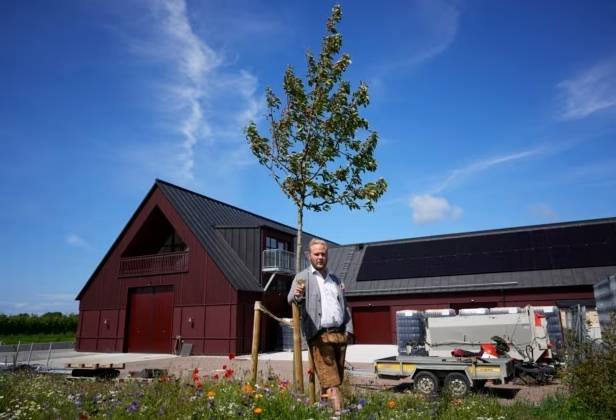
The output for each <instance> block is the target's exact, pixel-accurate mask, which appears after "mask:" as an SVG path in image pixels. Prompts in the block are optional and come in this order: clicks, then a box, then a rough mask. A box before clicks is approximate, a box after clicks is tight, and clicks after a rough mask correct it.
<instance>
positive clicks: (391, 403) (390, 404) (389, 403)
mask: <svg viewBox="0 0 616 420" xmlns="http://www.w3.org/2000/svg"><path fill="white" fill-rule="evenodd" d="M387 407H389V408H391V409H394V408H396V401H394V400H389V401H387Z"/></svg>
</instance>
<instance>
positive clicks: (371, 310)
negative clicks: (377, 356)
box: [353, 306, 394, 344]
mask: <svg viewBox="0 0 616 420" xmlns="http://www.w3.org/2000/svg"><path fill="white" fill-rule="evenodd" d="M353 328H354V330H355V342H356V343H357V344H392V343H393V342H394V339H393V336H392V334H391V317H390V315H389V306H379V307H372V306H370V307H363V308H353Z"/></svg>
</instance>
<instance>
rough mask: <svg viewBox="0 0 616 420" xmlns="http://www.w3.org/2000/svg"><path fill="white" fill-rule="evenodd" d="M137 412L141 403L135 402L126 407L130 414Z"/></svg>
mask: <svg viewBox="0 0 616 420" xmlns="http://www.w3.org/2000/svg"><path fill="white" fill-rule="evenodd" d="M137 410H139V403H138V402H137V401H133V402H132V403H130V405H129V406H128V407H126V411H128V412H129V413H135V412H137Z"/></svg>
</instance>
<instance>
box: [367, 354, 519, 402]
mask: <svg viewBox="0 0 616 420" xmlns="http://www.w3.org/2000/svg"><path fill="white" fill-rule="evenodd" d="M374 372H375V374H376V375H377V377H380V378H396V379H402V378H408V379H411V380H412V382H413V386H414V388H415V390H416V391H417V392H419V393H421V394H424V395H426V396H432V395H436V394H438V392H439V391H440V390H441V389H445V390H447V392H449V393H450V394H451V395H452V396H454V397H461V396H463V395H466V394H467V393H468V392H469V391H470V390H471V389H480V388H482V387H483V386H484V385H485V383H486V382H487V381H489V380H490V381H493V382H499V383H506V382H508V381H509V380H511V379H512V378H513V376H514V364H513V359H511V358H508V357H503V358H497V359H482V358H458V357H437V356H405V355H400V356H391V357H385V358H382V359H377V360H375V361H374Z"/></svg>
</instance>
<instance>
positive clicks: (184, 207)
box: [156, 180, 331, 291]
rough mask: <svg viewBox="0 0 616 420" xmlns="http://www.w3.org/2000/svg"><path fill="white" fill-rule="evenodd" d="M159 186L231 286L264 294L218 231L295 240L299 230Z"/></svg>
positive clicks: (305, 237)
mask: <svg viewBox="0 0 616 420" xmlns="http://www.w3.org/2000/svg"><path fill="white" fill-rule="evenodd" d="M156 184H157V185H158V186H159V188H160V189H161V191H162V192H163V194H164V195H165V197H167V199H168V200H169V201H170V202H171V204H172V205H173V207H174V208H175V209H176V211H177V212H178V213H179V214H180V216H181V217H182V219H183V220H184V222H185V223H186V224H187V225H188V227H189V228H190V229H191V230H192V231H193V233H194V234H195V236H197V238H198V239H199V241H200V242H201V244H202V245H203V246H204V247H205V249H206V250H207V252H208V253H209V254H210V255H211V256H212V257H213V258H214V260H215V261H216V263H217V264H218V266H219V267H220V269H221V270H222V272H223V273H224V274H225V276H226V277H227V279H229V281H230V282H231V284H233V286H234V287H235V288H236V289H238V290H246V291H262V290H263V288H262V287H261V286H260V284H259V279H255V277H254V275H253V274H252V273H251V272H250V271H249V270H248V268H247V267H246V265H245V264H244V262H243V261H242V260H241V259H240V258H239V256H238V255H237V253H236V252H235V251H234V250H233V248H231V246H230V245H229V243H228V242H227V241H226V240H225V239H224V237H223V236H222V235H221V234H220V233H219V232H218V231H217V229H220V228H224V227H231V226H237V227H238V228H254V227H268V228H271V229H275V230H279V231H281V232H285V233H287V234H289V235H292V236H295V234H296V229H295V228H292V227H291V226H288V225H285V224H282V223H278V222H276V221H274V220H271V219H268V218H266V217H263V216H259V215H256V214H254V213H251V212H249V211H246V210H242V209H240V208H238V207H234V206H231V205H229V204H226V203H223V202H222V201H218V200H215V199H213V198H209V197H206V196H204V195H201V194H198V193H195V192H193V191H189V190H187V189H184V188H181V187H178V186H176V185H173V184H170V183H168V182H165V181H161V180H157V181H156ZM313 237H315V236H314V235H312V234H310V233H307V232H304V234H303V241H302V242H304V243H306V242H307V241H309V240H310V238H313ZM328 242H330V241H328ZM330 243H331V242H330Z"/></svg>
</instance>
